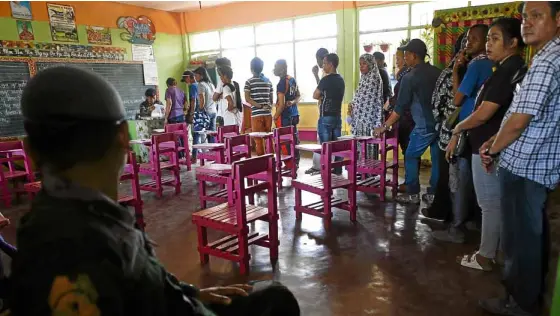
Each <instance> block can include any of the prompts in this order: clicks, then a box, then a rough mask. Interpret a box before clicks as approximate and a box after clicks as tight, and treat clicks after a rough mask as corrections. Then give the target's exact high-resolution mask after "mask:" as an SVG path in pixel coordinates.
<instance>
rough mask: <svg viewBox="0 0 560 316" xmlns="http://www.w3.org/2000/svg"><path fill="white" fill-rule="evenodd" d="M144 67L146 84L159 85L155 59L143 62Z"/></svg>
mask: <svg viewBox="0 0 560 316" xmlns="http://www.w3.org/2000/svg"><path fill="white" fill-rule="evenodd" d="M143 66H144V67H143V68H144V84H145V85H146V86H152V85H153V86H157V85H158V80H159V76H158V71H157V64H156V62H155V61H145V62H144V63H143Z"/></svg>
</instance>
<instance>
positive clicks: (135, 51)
mask: <svg viewBox="0 0 560 316" xmlns="http://www.w3.org/2000/svg"><path fill="white" fill-rule="evenodd" d="M132 60H134V61H155V60H156V59H155V57H154V48H153V47H152V45H140V44H132Z"/></svg>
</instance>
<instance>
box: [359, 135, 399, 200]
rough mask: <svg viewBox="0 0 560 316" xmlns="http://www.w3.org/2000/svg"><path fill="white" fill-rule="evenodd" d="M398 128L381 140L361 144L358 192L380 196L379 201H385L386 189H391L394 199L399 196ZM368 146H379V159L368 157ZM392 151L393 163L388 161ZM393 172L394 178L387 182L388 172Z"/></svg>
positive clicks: (383, 136) (376, 139)
mask: <svg viewBox="0 0 560 316" xmlns="http://www.w3.org/2000/svg"><path fill="white" fill-rule="evenodd" d="M398 130H399V129H398V126H397V125H395V126H394V127H393V130H392V131H391V132H386V133H384V134H383V135H382V136H381V137H380V138H375V139H371V140H368V141H363V142H361V144H360V145H361V152H362V154H361V157H360V159H358V163H357V165H356V168H357V170H358V173H359V174H360V175H361V178H360V180H358V181H357V182H356V190H358V191H360V192H365V193H374V194H379V200H381V201H385V188H386V187H387V186H389V187H390V188H391V194H392V197H393V198H395V196H396V195H397V189H398V186H399V145H398ZM368 144H377V145H378V146H379V157H366V154H365V153H366V148H367V145H368ZM389 151H392V153H393V157H392V159H391V161H387V153H388V152H389ZM389 170H391V173H392V178H391V180H390V181H388V180H387V171H389Z"/></svg>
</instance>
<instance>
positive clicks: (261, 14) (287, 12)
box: [184, 1, 394, 33]
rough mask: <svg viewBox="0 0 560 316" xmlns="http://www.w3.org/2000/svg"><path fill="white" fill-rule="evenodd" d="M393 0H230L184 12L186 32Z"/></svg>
mask: <svg viewBox="0 0 560 316" xmlns="http://www.w3.org/2000/svg"><path fill="white" fill-rule="evenodd" d="M393 2H394V1H318V2H314V1H286V2H284V1H255V2H233V3H228V4H224V5H220V6H216V7H209V8H204V9H202V10H196V11H189V12H185V13H184V15H185V23H186V28H187V33H195V32H203V31H210V30H216V29H222V28H227V27H232V26H236V25H243V24H252V23H261V22H267V21H274V20H280V19H288V18H293V17H296V16H302V15H311V14H319V13H325V12H334V11H336V10H341V9H351V8H357V7H358V8H359V7H365V6H375V5H383V4H390V3H393Z"/></svg>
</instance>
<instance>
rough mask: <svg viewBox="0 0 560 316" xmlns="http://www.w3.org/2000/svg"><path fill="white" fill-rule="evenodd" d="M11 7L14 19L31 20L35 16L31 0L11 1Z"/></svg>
mask: <svg viewBox="0 0 560 316" xmlns="http://www.w3.org/2000/svg"><path fill="white" fill-rule="evenodd" d="M10 7H11V8H12V17H13V18H14V19H21V20H31V19H32V18H33V15H32V14H31V2H30V1H10Z"/></svg>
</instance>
